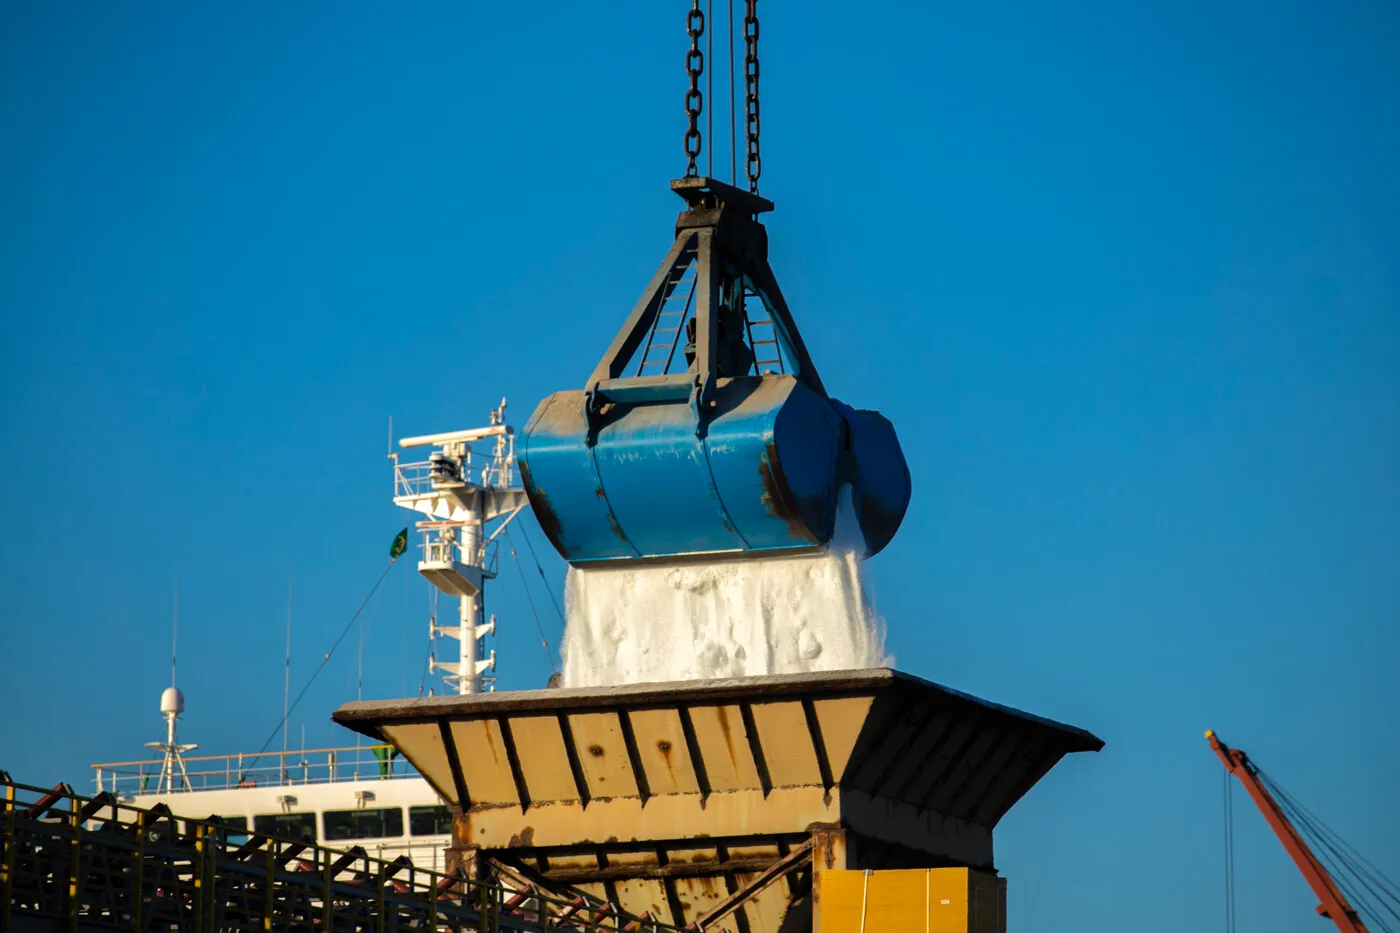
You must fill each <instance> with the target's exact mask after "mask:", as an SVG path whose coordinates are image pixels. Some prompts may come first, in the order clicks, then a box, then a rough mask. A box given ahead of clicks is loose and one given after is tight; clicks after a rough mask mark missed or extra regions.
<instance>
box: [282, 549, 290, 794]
mask: <svg viewBox="0 0 1400 933" xmlns="http://www.w3.org/2000/svg"><path fill="white" fill-rule="evenodd" d="M291 693H292V562H291V561H287V661H286V666H285V667H284V668H283V671H282V773H283V776H284V777H285V776H286V772H287V714H288V710H287V701H288V700H289V699H290V698H291Z"/></svg>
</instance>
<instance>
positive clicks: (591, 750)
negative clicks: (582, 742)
mask: <svg viewBox="0 0 1400 933" xmlns="http://www.w3.org/2000/svg"><path fill="white" fill-rule="evenodd" d="M588 754H590V755H592V756H593V757H594V758H602V757H603V746H601V745H590V746H588Z"/></svg>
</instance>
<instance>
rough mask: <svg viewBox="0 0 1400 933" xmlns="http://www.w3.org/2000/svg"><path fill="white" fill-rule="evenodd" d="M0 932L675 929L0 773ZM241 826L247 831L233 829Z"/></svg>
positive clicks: (585, 902)
mask: <svg viewBox="0 0 1400 933" xmlns="http://www.w3.org/2000/svg"><path fill="white" fill-rule="evenodd" d="M0 794H2V795H3V799H2V800H0V806H3V812H2V813H0V827H3V835H0V931H9V930H11V929H13V928H14V926H15V925H16V921H17V920H19V918H21V917H31V918H32V917H40V918H49V919H51V920H53V921H56V924H55V926H54V929H58V928H59V926H58V925H57V924H60V923H61V924H62V927H63V928H66V929H67V930H70V931H74V933H76V931H77V930H78V929H79V927H80V926H81V928H82V929H84V930H91V929H113V930H126V931H144V930H151V929H157V928H158V929H164V930H172V929H178V930H188V931H193V933H235V931H250V933H253V931H256V933H267V931H270V930H286V929H291V928H303V929H306V930H312V929H315V930H317V931H318V933H371V931H372V933H391V931H394V933H397V931H407V930H414V931H480V933H507V931H527V930H528V931H540V933H552V931H559V933H563V931H570V933H643V931H662V930H667V931H673V930H675V927H671V926H667V925H666V924H662V923H659V922H657V921H656V920H654V919H652V918H651V917H649V916H642V917H635V916H630V915H628V914H626V913H625V912H623V911H621V910H619V909H618V908H617V906H616V905H613V904H608V903H605V902H602V901H600V900H598V899H596V898H591V897H589V896H587V895H584V894H582V893H581V892H572V891H571V892H569V893H570V894H571V895H573V896H571V897H570V896H565V895H561V894H560V893H558V892H548V891H544V890H541V889H539V888H537V887H533V886H531V885H529V884H525V885H520V886H516V887H512V886H510V885H508V884H505V883H503V882H501V881H499V880H496V879H477V878H471V877H468V875H467V874H465V873H464V872H462V871H460V870H459V871H456V872H452V873H445V872H438V871H432V870H428V869H422V868H418V867H416V866H414V865H413V863H412V862H411V861H410V860H409V859H408V858H406V857H400V858H397V859H394V860H393V861H386V860H383V859H377V858H373V857H372V856H369V855H368V854H366V853H365V851H364V850H363V849H361V848H359V847H358V846H357V847H354V848H350V849H346V850H339V849H330V848H326V847H325V846H320V845H317V844H316V843H314V842H312V841H311V840H310V839H302V840H293V839H278V838H274V837H269V836H264V835H261V834H257V833H254V834H251V835H248V836H247V838H246V841H243V842H241V843H235V842H230V841H229V836H230V835H231V834H232V832H233V831H231V830H230V829H229V828H227V827H225V826H223V825H222V824H221V823H220V822H219V821H218V820H217V819H208V820H185V819H177V818H175V817H174V816H173V815H172V814H171V812H170V810H169V809H168V808H166V807H165V806H163V805H159V804H158V805H157V806H155V807H152V808H149V809H146V808H138V807H132V806H129V805H126V804H123V803H121V802H120V801H119V800H117V798H116V797H114V796H113V795H112V794H110V793H102V794H98V795H97V796H95V797H82V796H79V795H77V794H75V793H73V792H72V790H71V788H68V787H67V786H66V785H59V786H57V787H55V788H53V789H50V790H45V789H44V788H41V787H32V786H29V785H26V784H17V783H15V782H14V781H12V780H11V779H10V777H9V775H7V774H5V773H4V772H3V771H0ZM237 832H238V836H239V838H242V837H243V835H244V832H243V831H242V830H239V831H237Z"/></svg>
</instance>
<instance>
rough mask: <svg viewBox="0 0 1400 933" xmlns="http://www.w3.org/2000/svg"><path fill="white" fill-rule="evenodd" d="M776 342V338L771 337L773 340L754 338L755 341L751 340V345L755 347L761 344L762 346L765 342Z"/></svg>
mask: <svg viewBox="0 0 1400 933" xmlns="http://www.w3.org/2000/svg"><path fill="white" fill-rule="evenodd" d="M777 342H778V341H777V339H776V338H775V339H773V340H755V341H754V342H753V345H754V346H756V347H761V346H763V345H764V344H765V343H777Z"/></svg>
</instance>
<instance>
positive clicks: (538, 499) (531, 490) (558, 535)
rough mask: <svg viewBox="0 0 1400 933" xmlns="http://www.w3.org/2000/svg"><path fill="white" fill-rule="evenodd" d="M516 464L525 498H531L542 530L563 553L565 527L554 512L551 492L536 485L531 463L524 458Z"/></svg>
mask: <svg viewBox="0 0 1400 933" xmlns="http://www.w3.org/2000/svg"><path fill="white" fill-rule="evenodd" d="M516 466H517V467H519V469H520V482H521V484H522V485H524V487H525V498H527V499H529V500H530V511H531V512H533V513H534V516H535V520H536V521H537V522H539V523H540V530H541V531H543V532H544V536H545V537H546V538H548V539H549V543H550V544H552V545H554V549H555V550H556V551H558V552H559V553H560V554H563V553H564V544H563V540H564V538H563V528H562V527H561V526H560V524H559V516H558V515H556V514H554V506H553V504H552V503H550V501H549V494H548V493H546V492H545V491H544V490H543V489H541V488H539V487H538V486H536V485H535V481H534V480H533V479H532V478H531V476H530V465H529V464H528V463H526V462H525V460H524V459H523V458H522V459H519V460H517V461H516Z"/></svg>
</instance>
